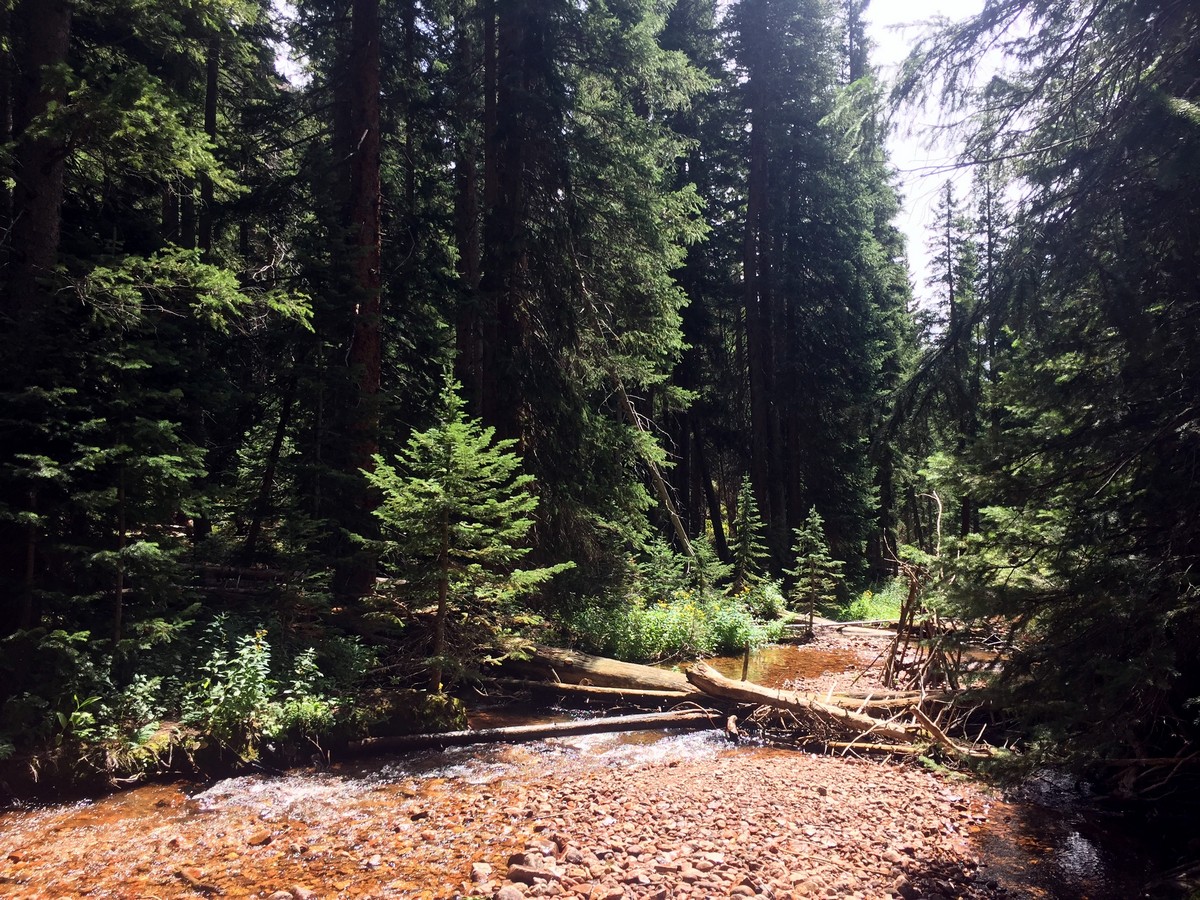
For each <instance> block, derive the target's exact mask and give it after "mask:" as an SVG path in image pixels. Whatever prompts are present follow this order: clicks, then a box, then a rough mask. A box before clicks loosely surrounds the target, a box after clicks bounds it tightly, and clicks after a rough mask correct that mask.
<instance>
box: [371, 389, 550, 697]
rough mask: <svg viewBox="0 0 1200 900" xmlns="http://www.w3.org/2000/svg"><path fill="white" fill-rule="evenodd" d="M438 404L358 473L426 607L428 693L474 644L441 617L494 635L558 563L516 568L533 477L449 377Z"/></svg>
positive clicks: (532, 501)
mask: <svg viewBox="0 0 1200 900" xmlns="http://www.w3.org/2000/svg"><path fill="white" fill-rule="evenodd" d="M441 402H442V404H443V406H442V410H441V413H440V415H439V417H438V418H439V421H438V423H437V424H436V425H434V426H433V427H432V428H429V429H426V430H425V431H421V432H418V433H416V434H414V435H412V437H411V438H409V441H408V443H407V444H406V445H405V446H404V447H403V448H402V449H401V451H400V452H399V454H398V456H397V463H396V466H393V465H391V464H390V463H388V462H387V461H386V460H385V459H384V458H383V457H381V456H377V457H376V458H375V461H374V462H375V465H374V471H365V474H366V477H367V479H368V480H369V481H370V483H371V484H372V485H374V486H375V487H376V488H378V489H379V491H380V492H381V493H382V495H383V500H382V503H381V504H380V506H379V508H378V509H377V510H376V511H375V514H376V516H377V517H378V518H379V520H380V522H381V523H382V525H383V528H384V535H383V538H384V541H383V546H384V547H385V548H386V553H387V555H388V556H389V557H390V558H391V559H393V560H394V561H395V562H396V563H397V565H398V569H397V572H398V574H399V575H400V577H401V578H403V579H404V581H406V582H407V583H408V584H409V585H410V589H411V590H412V591H414V592H415V593H416V602H417V603H418V604H423V602H427V601H433V602H434V603H435V611H434V616H433V629H432V631H433V635H432V639H431V641H430V648H429V649H430V659H429V668H430V675H429V687H430V690H431V691H433V692H439V691H441V690H442V688H443V683H444V676H445V675H446V673H447V670H451V671H454V672H455V674H457V672H458V671H459V670H461V668H462V667H463V665H464V664H466V663H470V662H471V661H473V660H474V659H476V658H477V657H476V652H477V650H478V646H475V645H472V646H468V647H463V646H461V645H459V644H457V642H452V641H451V639H450V635H449V632H448V623H449V622H450V620H451V615H453V616H454V619H455V620H461V621H463V622H466V623H468V625H469V631H468V636H469V638H470V639H473V640H475V641H486V640H489V639H494V638H495V637H496V633H497V630H498V627H499V624H498V623H500V622H501V621H502V620H503V616H504V615H505V614H506V613H511V611H512V609H511V607H512V605H513V601H514V600H516V599H517V598H518V597H520V596H521V595H523V594H527V593H529V592H530V591H533V590H535V589H537V588H538V587H539V586H541V585H542V584H544V583H545V582H546V581H547V580H548V579H549V578H551V577H552V576H553V575H555V574H557V573H559V572H561V571H563V570H565V569H566V568H568V566H567V565H566V564H559V565H556V566H549V567H542V568H534V569H518V568H517V564H518V563H519V562H520V561H521V559H523V558H524V557H525V556H526V555H528V553H529V549H530V548H529V546H528V545H527V544H526V543H525V541H526V539H527V538H528V536H529V532H530V530H531V529H532V527H533V518H532V516H533V513H534V511H535V510H536V509H537V506H538V498H537V496H536V495H535V494H534V493H533V491H532V490H531V487H532V482H533V477H532V476H531V475H527V474H524V473H522V472H521V471H520V467H521V461H520V458H519V457H518V456H517V455H516V454H515V453H513V452H512V448H513V447H515V446H516V441H514V440H512V439H507V440H497V439H496V436H495V434H496V432H495V429H494V428H490V427H488V428H485V427H484V426H483V425H482V424H481V423H480V422H479V421H478V420H476V419H471V418H468V417H467V415H466V413H465V411H464V404H463V401H462V399H461V398H460V397H459V387H458V385H457V384H455V383H454V382H453V381H452V380H450V381H447V384H446V388H445V390H444V392H443V394H442V401H441Z"/></svg>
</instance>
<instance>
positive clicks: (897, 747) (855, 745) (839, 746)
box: [825, 741, 925, 754]
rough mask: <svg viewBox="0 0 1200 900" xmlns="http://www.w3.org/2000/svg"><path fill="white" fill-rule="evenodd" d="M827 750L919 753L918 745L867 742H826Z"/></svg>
mask: <svg viewBox="0 0 1200 900" xmlns="http://www.w3.org/2000/svg"><path fill="white" fill-rule="evenodd" d="M825 747H826V749H828V750H863V751H865V752H868V753H903V754H910V753H921V752H922V751H923V750H924V749H925V748H924V747H923V746H922V745H920V744H872V743H869V742H867V741H826V742H825Z"/></svg>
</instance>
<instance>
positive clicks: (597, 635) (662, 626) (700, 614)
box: [568, 592, 782, 662]
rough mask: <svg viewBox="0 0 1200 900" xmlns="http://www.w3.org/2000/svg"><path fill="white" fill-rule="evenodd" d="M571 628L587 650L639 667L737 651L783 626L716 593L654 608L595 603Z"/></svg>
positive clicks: (642, 602)
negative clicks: (757, 617)
mask: <svg viewBox="0 0 1200 900" xmlns="http://www.w3.org/2000/svg"><path fill="white" fill-rule="evenodd" d="M568 628H569V629H570V631H571V632H572V633H573V634H574V636H575V637H576V639H577V642H578V643H580V644H581V645H582V646H583V647H584V649H587V650H590V651H591V652H593V653H601V654H604V655H607V656H613V657H616V658H617V659H625V660H630V661H635V662H654V661H659V660H666V659H682V658H694V657H697V656H706V655H711V654H714V653H722V652H725V653H733V652H738V651H740V650H742V649H743V648H744V647H745V646H746V645H747V644H750V645H751V646H759V645H761V644H764V643H767V642H769V641H771V640H773V639H775V638H777V637H779V635H780V633H781V632H782V625H781V623H778V622H775V623H770V624H764V623H763V622H761V621H760V620H758V619H756V618H755V617H754V615H753V614H752V613H751V612H750V610H749V609H748V608H747V607H746V605H745V604H744V603H743V602H742V601H741V600H739V599H736V598H733V597H729V596H726V595H724V594H720V593H715V592H714V593H712V594H709V595H708V596H707V597H698V596H696V595H694V594H691V593H690V592H679V593H677V594H676V595H675V596H674V597H672V598H671V599H669V600H668V599H664V600H659V601H657V602H653V603H651V602H647V600H646V599H645V598H644V597H634V598H632V599H631V600H629V601H627V602H625V603H622V604H617V605H609V606H603V605H595V604H594V605H591V606H588V607H585V608H584V609H583V610H582V611H581V612H580V613H578V614H577V615H576V616H574V617H573V618H572V619H571V620H570V622H569V623H568Z"/></svg>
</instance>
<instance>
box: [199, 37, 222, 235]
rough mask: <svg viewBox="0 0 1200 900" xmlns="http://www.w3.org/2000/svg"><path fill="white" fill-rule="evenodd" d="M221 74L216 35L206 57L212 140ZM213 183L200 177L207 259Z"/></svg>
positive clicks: (208, 131) (207, 113) (206, 107)
mask: <svg viewBox="0 0 1200 900" xmlns="http://www.w3.org/2000/svg"><path fill="white" fill-rule="evenodd" d="M220 74H221V39H220V37H217V36H216V35H214V36H213V37H212V39H211V40H210V41H209V43H208V53H207V55H206V57H205V89H204V133H205V134H207V135H208V139H209V141H211V142H215V141H216V138H217V92H218V89H219V81H218V79H219V76H220ZM215 212H216V211H215V210H214V209H213V183H212V179H211V178H210V177H209V176H208V175H204V176H202V177H201V178H200V218H199V232H200V234H199V246H200V251H201V252H202V253H203V254H204V258H205V259H210V258H211V256H212V245H213V217H214V214H215Z"/></svg>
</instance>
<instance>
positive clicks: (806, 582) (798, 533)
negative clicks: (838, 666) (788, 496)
mask: <svg viewBox="0 0 1200 900" xmlns="http://www.w3.org/2000/svg"><path fill="white" fill-rule="evenodd" d="M792 555H793V558H794V559H795V561H796V562H795V568H792V569H789V570H788V571H787V574H788V575H790V576H791V577H792V578H794V579H795V581H794V582H793V584H792V589H791V592H790V595H789V596H790V599H791V600H792V603H793V604H794V606H795V607H796V608H798V609H804V608H807V610H808V633H809V635H810V636H811V635H812V633H813V617H814V616H815V614H816V608H817V604H818V603H821V604H832V603H834V602H835V601H836V600H837V590H838V585H839V584H840V583H841V581H842V578H843V575H842V563H841V561H840V560H836V559H834V558H833V557H832V556H830V554H829V543H828V542H827V541H826V540H825V523H824V522H823V521H822V520H821V514H820V513H819V512H817V510H816V507H813V508H812V509H810V510H809V511H808V518H807V519H806V520H805V522H804V525H803V526H802V527H801V528H797V529H796V530H795V532H793V540H792Z"/></svg>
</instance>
